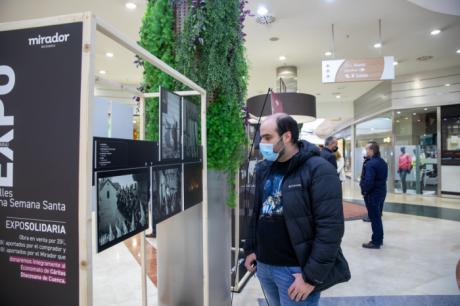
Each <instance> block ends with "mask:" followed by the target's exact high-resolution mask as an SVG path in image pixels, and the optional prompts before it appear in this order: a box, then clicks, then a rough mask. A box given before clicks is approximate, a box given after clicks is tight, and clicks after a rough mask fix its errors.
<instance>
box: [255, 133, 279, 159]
mask: <svg viewBox="0 0 460 306" xmlns="http://www.w3.org/2000/svg"><path fill="white" fill-rule="evenodd" d="M281 136H283V135H281ZM280 141H281V142H282V141H283V138H280V140H279V141H278V142H280ZM276 144H278V143H276ZM273 146H274V145H273V144H272V143H259V150H260V153H262V155H263V157H264V158H265V159H266V160H268V161H275V160H277V159H278V157H279V156H280V153H279V152H278V153H276V152H275V151H273ZM283 150H284V149H283ZM283 150H281V151H283ZM281 151H280V152H281Z"/></svg>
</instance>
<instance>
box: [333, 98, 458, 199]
mask: <svg viewBox="0 0 460 306" xmlns="http://www.w3.org/2000/svg"><path fill="white" fill-rule="evenodd" d="M440 118H442V119H440ZM353 135H354V138H353ZM439 135H440V136H439ZM334 136H335V137H337V138H338V139H339V148H340V150H343V152H344V156H345V161H346V162H345V163H346V166H347V167H348V168H347V170H346V171H347V177H348V178H353V180H354V181H357V182H359V180H360V177H361V172H362V166H363V158H364V155H365V146H366V144H367V143H368V142H369V141H376V142H377V143H378V144H379V145H380V152H381V156H382V158H383V159H384V160H385V161H386V162H387V163H388V168H389V172H388V190H389V191H390V192H394V193H406V194H413V195H416V194H418V195H424V196H430V195H431V196H432V195H441V194H443V195H460V193H459V192H458V190H457V189H456V188H457V187H456V185H455V184H456V180H457V178H458V177H460V104H457V105H449V106H441V107H434V106H432V107H419V108H410V109H401V110H392V111H386V112H383V113H381V114H380V115H376V116H374V117H371V118H367V119H366V120H363V121H358V122H356V123H355V124H353V125H351V126H349V127H347V128H345V129H343V130H341V131H339V132H337V133H335V134H334ZM351 148H353V149H354V150H351ZM440 153H441V154H440ZM405 164H407V165H405ZM351 169H353V170H354V171H353V173H354V175H351ZM441 182H442V185H441Z"/></svg>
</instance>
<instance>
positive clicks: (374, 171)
mask: <svg viewBox="0 0 460 306" xmlns="http://www.w3.org/2000/svg"><path fill="white" fill-rule="evenodd" d="M366 156H367V158H368V159H367V161H366V162H365V163H364V166H363V174H362V176H361V181H360V182H359V185H360V187H361V193H362V195H363V196H364V202H365V203H366V208H367V212H368V215H369V219H370V221H371V225H372V240H371V241H370V242H368V243H364V244H363V248H368V249H380V247H381V246H382V244H383V223H382V211H383V203H384V202H385V197H386V194H387V178H388V165H387V163H386V162H385V161H384V160H383V159H382V158H381V157H380V148H379V145H378V144H377V143H376V142H374V141H371V142H369V143H368V144H367V145H366Z"/></svg>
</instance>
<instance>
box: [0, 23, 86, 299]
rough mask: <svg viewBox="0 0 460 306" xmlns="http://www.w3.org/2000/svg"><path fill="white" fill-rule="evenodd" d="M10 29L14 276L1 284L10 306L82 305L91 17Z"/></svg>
mask: <svg viewBox="0 0 460 306" xmlns="http://www.w3.org/2000/svg"><path fill="white" fill-rule="evenodd" d="M61 23H62V22H61ZM5 28H7V27H5V26H0V45H1V46H2V47H1V48H0V59H1V62H0V76H1V77H2V78H1V79H2V81H1V83H0V84H1V85H0V98H1V100H0V109H1V114H0V121H1V126H2V135H3V136H2V148H1V149H0V152H1V153H2V154H1V155H2V156H1V164H2V165H1V166H2V169H1V178H0V190H1V191H0V204H1V206H0V224H1V225H0V226H1V229H0V266H1V267H2V268H1V271H2V278H4V279H5V280H8V281H7V282H2V285H1V286H0V296H1V297H2V298H1V300H2V304H3V305H32V304H36V303H37V302H39V301H41V302H42V304H43V303H44V301H47V302H46V304H47V305H50V306H53V305H56V306H58V305H70V306H71V305H79V304H80V303H81V300H80V299H79V262H78V258H79V239H81V238H82V237H81V236H79V231H78V228H79V227H78V226H79V225H78V222H79V217H78V212H79V203H81V200H82V198H81V197H82V195H79V167H80V162H81V156H80V154H79V152H80V150H79V140H80V136H83V135H80V119H81V118H80V107H81V104H80V96H81V92H80V88H81V78H82V52H81V50H82V43H83V42H82V33H83V23H82V22H81V20H80V21H78V22H76V21H75V20H73V21H72V22H70V21H67V23H62V24H59V25H53V24H51V23H49V24H47V25H38V26H37V25H36V26H27V27H25V28H23V27H20V26H19V25H18V29H7V30H5ZM62 58H65V59H66V61H65V64H64V65H63V64H62V63H60V62H59V59H62ZM57 84H59V86H57ZM45 173H46V175H44V174H45ZM18 288H20V290H18ZM24 292H27V294H24ZM51 296H52V297H53V298H52V299H50V298H49V297H51Z"/></svg>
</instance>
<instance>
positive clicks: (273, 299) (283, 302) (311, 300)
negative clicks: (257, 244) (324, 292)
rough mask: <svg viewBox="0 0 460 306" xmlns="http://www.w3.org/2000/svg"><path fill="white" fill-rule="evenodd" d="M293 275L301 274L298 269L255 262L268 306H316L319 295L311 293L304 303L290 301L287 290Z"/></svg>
mask: <svg viewBox="0 0 460 306" xmlns="http://www.w3.org/2000/svg"><path fill="white" fill-rule="evenodd" d="M294 273H301V270H300V267H282V266H272V265H267V264H264V263H261V262H260V261H258V262H257V273H256V274H257V278H259V281H260V285H261V286H262V290H263V291H264V294H265V296H266V298H267V300H268V305H269V306H317V305H318V303H319V297H320V293H319V292H316V293H311V294H310V295H309V296H308V298H307V299H306V300H305V301H300V302H296V301H293V300H291V298H290V297H289V295H288V289H289V287H290V286H291V285H292V283H293V282H294V276H293V275H292V274H294Z"/></svg>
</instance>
